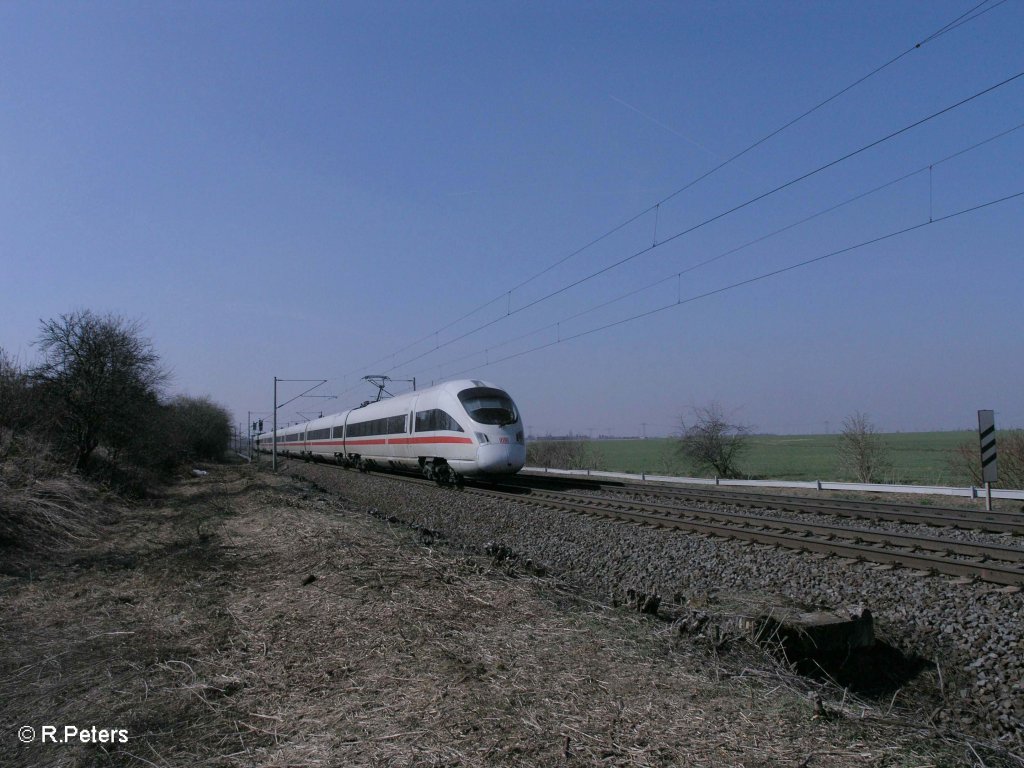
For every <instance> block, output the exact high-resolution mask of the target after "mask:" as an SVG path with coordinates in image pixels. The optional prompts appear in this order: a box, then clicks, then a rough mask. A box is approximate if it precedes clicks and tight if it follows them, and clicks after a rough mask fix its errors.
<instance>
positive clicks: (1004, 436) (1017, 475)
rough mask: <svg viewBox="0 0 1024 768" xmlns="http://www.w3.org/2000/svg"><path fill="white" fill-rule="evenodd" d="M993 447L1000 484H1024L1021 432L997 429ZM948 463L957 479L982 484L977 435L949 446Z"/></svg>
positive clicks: (1023, 447) (1023, 440)
mask: <svg viewBox="0 0 1024 768" xmlns="http://www.w3.org/2000/svg"><path fill="white" fill-rule="evenodd" d="M996 448H997V450H998V454H999V458H998V460H997V461H998V466H999V485H1000V486H1001V487H1003V488H1024V432H1022V431H1020V430H1015V431H1011V432H997V433H996ZM949 467H950V469H951V470H952V471H953V474H954V476H955V477H956V478H957V479H958V480H970V482H971V485H976V486H980V485H984V480H982V479H981V452H980V449H979V446H978V436H977V435H975V436H974V437H972V438H971V439H970V440H966V441H964V442H963V443H961V444H960V445H958V446H957V447H956V448H954V449H952V451H951V453H950V456H949Z"/></svg>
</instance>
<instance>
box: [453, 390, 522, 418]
mask: <svg viewBox="0 0 1024 768" xmlns="http://www.w3.org/2000/svg"><path fill="white" fill-rule="evenodd" d="M459 400H461V401H462V405H463V407H464V408H465V409H466V412H467V413H468V414H469V418H471V419H472V420H473V421H475V422H477V423H478V424H497V425H499V426H502V427H503V426H505V425H506V424H515V423H516V422H517V421H519V413H518V412H517V411H516V405H515V403H513V402H512V398H511V397H509V396H508V395H506V394H505V393H504V392H502V391H501V390H500V389H491V388H490V387H474V388H472V389H464V390H462V391H461V392H459Z"/></svg>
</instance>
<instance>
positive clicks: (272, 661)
mask: <svg viewBox="0 0 1024 768" xmlns="http://www.w3.org/2000/svg"><path fill="white" fill-rule="evenodd" d="M62 559H63V562H61V563H55V562H53V560H50V561H49V562H46V563H44V562H42V561H40V562H39V563H38V564H37V565H36V567H33V568H27V569H26V568H22V569H21V570H20V571H19V572H18V573H17V574H15V575H7V576H3V577H0V621H2V624H3V626H2V629H3V631H2V633H0V734H2V738H3V747H4V749H3V753H2V754H3V758H2V760H3V761H4V762H5V764H10V765H18V766H36V765H67V766H71V765H126V766H127V765H131V766H139V765H153V766H195V765H213V766H221V765H222V766H248V765H280V766H284V765H378V766H392V765H449V766H450V765H493V766H505V765H579V766H589V765H631V766H632V765H637V766H646V765H661V766H668V765H698V766H721V765H733V766H740V765H743V766H769V765H772V766H775V765H782V766H785V765H790V766H802V767H804V768H809V767H810V766H868V765H870V766H928V765H955V764H973V763H974V760H975V758H974V756H973V755H972V753H973V751H974V748H972V747H971V746H969V745H967V744H965V743H962V742H961V743H957V742H954V741H951V740H948V739H946V738H940V737H939V735H938V734H935V733H934V732H932V731H928V730H924V729H922V728H920V727H919V726H918V725H917V724H915V723H914V722H913V721H912V720H910V719H906V718H901V717H898V716H897V715H895V714H894V713H892V712H887V711H885V709H884V708H881V709H876V708H872V707H869V706H864V705H862V704H860V703H855V702H852V701H845V702H844V701H842V700H835V701H831V700H828V699H826V701H825V706H824V710H822V709H821V708H820V707H818V708H816V706H815V701H814V697H813V696H811V695H809V693H810V689H809V688H807V687H805V686H801V685H800V684H799V683H795V682H794V681H792V680H791V679H789V678H786V677H784V676H782V675H780V674H779V673H778V672H777V671H773V670H771V669H770V668H767V667H765V666H757V665H755V661H756V659H755V657H754V656H753V655H752V654H747V653H746V652H745V651H744V650H743V649H739V648H734V649H732V650H729V649H726V648H717V647H714V646H713V645H709V644H706V643H705V644H702V643H699V642H694V641H693V640H692V639H690V638H685V637H681V636H680V635H678V633H675V632H673V631H672V629H671V627H669V626H668V625H665V624H663V623H659V622H657V621H655V620H653V619H650V618H647V617H641V616H639V615H636V614H634V613H630V612H628V611H626V610H624V609H616V610H613V609H610V608H608V607H606V606H601V605H597V604H594V603H590V602H587V601H585V600H583V599H581V598H579V597H577V596H576V595H574V594H573V593H572V592H570V591H569V590H567V589H565V588H564V587H563V586H561V585H560V584H559V583H558V582H557V581H554V580H551V579H540V578H535V577H532V576H527V575H525V574H522V573H517V572H516V571H515V569H514V568H513V567H509V566H508V565H507V564H506V565H505V566H502V567H499V566H495V565H494V564H493V563H492V562H491V561H490V560H489V559H488V558H485V557H483V556H480V557H477V556H465V555H461V554H459V553H457V552H454V551H446V550H444V549H443V548H441V549H439V548H437V547H436V546H435V545H434V542H433V541H432V540H431V537H430V536H429V535H427V536H424V535H422V534H421V533H417V532H414V531H410V530H408V529H405V528H401V527H392V526H389V525H388V524H387V523H386V522H382V521H380V520H377V519H375V518H373V517H370V516H369V515H367V514H366V513H365V510H364V509H363V508H362V505H357V504H355V503H353V502H349V501H347V500H346V499H345V498H344V495H343V494H342V495H327V494H324V493H321V492H318V491H315V490H314V489H313V488H312V486H310V485H308V484H306V483H304V482H302V481H299V480H296V479H293V478H288V477H283V476H272V475H270V474H269V473H257V472H256V471H255V470H253V469H251V468H247V467H244V468H220V469H216V470H214V471H213V472H211V474H210V475H208V476H207V477H203V478H197V479H193V480H189V481H187V482H183V483H182V484H180V485H178V486H176V487H174V488H172V489H170V490H169V491H168V492H167V494H166V496H165V497H164V498H163V499H160V500H159V501H158V502H156V503H153V504H150V505H148V506H140V507H134V508H130V509H124V510H122V511H121V513H120V519H119V520H118V522H116V523H115V524H113V525H110V526H108V527H106V528H104V529H103V537H102V539H101V540H99V541H93V542H92V543H90V544H88V545H83V546H81V547H80V548H79V550H78V551H76V552H74V553H73V554H71V555H66V556H64V557H63V558H62ZM26 726H28V727H30V728H31V729H32V731H33V734H34V736H33V739H32V740H31V741H30V742H29V743H21V742H20V741H19V733H20V732H21V733H24V732H23V731H21V729H23V728H25V727H26ZM46 726H55V727H56V734H57V738H63V737H64V736H65V735H66V733H65V728H66V727H67V726H74V727H76V728H78V729H79V730H80V731H88V730H89V729H90V728H93V727H95V728H96V729H98V732H102V731H103V730H104V729H106V732H107V735H108V737H109V739H110V740H108V741H107V742H106V743H82V741H81V737H80V736H77V737H75V738H74V739H72V740H71V741H70V743H64V744H53V743H45V744H42V743H40V738H41V735H42V733H43V729H44V727H46ZM122 732H125V738H126V741H123V742H122V741H121V733H122ZM97 738H99V737H97ZM986 759H987V760H988V762H987V764H989V765H993V764H996V763H993V762H992V761H991V759H990V758H986Z"/></svg>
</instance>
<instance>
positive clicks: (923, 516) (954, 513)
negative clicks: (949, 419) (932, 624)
mask: <svg viewBox="0 0 1024 768" xmlns="http://www.w3.org/2000/svg"><path fill="white" fill-rule="evenodd" d="M538 479H539V482H537V483H536V484H537V485H547V486H549V487H550V486H551V485H557V484H559V483H561V484H562V485H563V486H565V485H569V486H572V485H575V486H577V487H579V486H580V484H581V483H580V481H579V480H578V479H577V480H565V481H562V480H560V479H558V480H555V482H554V483H552V482H551V481H552V480H553V479H554V478H552V477H550V476H548V477H543V476H541V475H521V476H519V477H517V478H516V482H517V484H522V485H525V486H526V487H531V488H532V487H535V486H534V482H535V481H537V480H538ZM584 484H585V485H589V486H591V487H595V488H600V489H601V490H602V491H606V492H611V493H645V494H648V495H651V496H669V497H673V498H682V499H686V500H688V501H704V502H712V503H722V504H733V505H736V506H743V507H762V508H765V509H784V510H788V511H792V512H807V513H811V514H827V515H836V516H837V517H852V518H855V519H873V520H887V521H890V522H901V523H918V524H923V525H932V526H939V527H944V528H950V527H951V528H960V529H964V530H980V531H987V532H992V533H1014V534H1019V535H1024V514H1019V513H1014V512H981V511H974V510H969V509H958V508H956V507H932V506H927V507H925V506H919V505H915V504H897V503H891V502H874V501H851V500H848V499H814V498H808V497H806V496H783V495H776V494H769V493H746V492H743V491H721V490H713V491H712V490H708V489H703V488H669V487H665V486H663V485H658V484H652V483H627V482H618V481H613V482H610V483H604V482H601V481H600V480H595V479H593V478H590V479H589V480H588V481H586V482H585V483H584Z"/></svg>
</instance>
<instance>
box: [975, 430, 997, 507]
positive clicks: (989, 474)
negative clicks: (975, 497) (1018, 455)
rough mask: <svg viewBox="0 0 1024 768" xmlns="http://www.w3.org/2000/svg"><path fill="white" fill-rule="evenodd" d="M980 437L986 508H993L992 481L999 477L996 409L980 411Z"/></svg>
mask: <svg viewBox="0 0 1024 768" xmlns="http://www.w3.org/2000/svg"><path fill="white" fill-rule="evenodd" d="M978 438H979V439H980V441H981V479H982V481H983V482H984V483H985V492H986V493H985V496H986V504H985V508H986V509H989V510H991V509H992V483H994V482H995V481H996V479H997V477H998V469H997V464H996V414H995V411H978Z"/></svg>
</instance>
